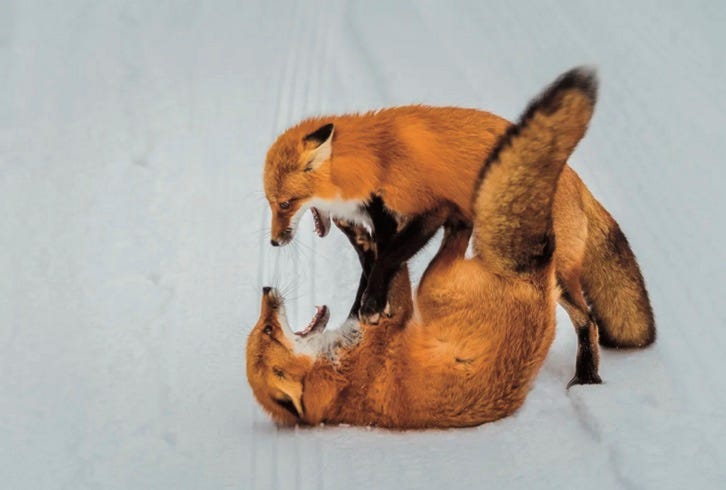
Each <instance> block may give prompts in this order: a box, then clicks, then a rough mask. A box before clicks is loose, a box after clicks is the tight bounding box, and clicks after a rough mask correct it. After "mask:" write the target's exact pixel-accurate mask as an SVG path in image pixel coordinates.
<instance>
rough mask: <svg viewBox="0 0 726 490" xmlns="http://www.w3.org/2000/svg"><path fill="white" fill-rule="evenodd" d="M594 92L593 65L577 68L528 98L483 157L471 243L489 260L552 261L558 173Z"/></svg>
mask: <svg viewBox="0 0 726 490" xmlns="http://www.w3.org/2000/svg"><path fill="white" fill-rule="evenodd" d="M596 96H597V78H596V76H595V73H594V72H593V71H592V70H589V69H586V68H575V69H573V70H571V71H569V72H567V73H565V74H564V75H562V76H560V78H558V79H557V80H556V81H555V82H554V83H553V84H552V85H550V86H549V87H548V88H547V89H546V90H545V91H544V92H543V93H542V94H541V95H540V96H539V97H537V98H536V99H535V100H533V101H532V102H530V104H529V107H528V108H527V109H526V111H525V112H524V114H523V115H522V116H521V118H520V120H519V122H518V123H517V124H516V125H514V126H512V127H511V128H510V129H509V130H508V131H507V133H506V134H504V135H503V136H502V137H501V139H500V140H499V143H498V144H497V146H496V147H495V149H494V150H493V151H492V153H491V155H490V156H489V158H488V159H487V161H486V162H485V164H484V166H483V167H482V170H481V173H480V182H479V185H478V190H477V194H476V197H475V198H474V199H475V201H474V212H475V218H474V242H473V246H474V251H475V252H476V254H477V255H478V256H479V257H480V258H481V259H483V260H484V262H485V263H486V264H487V268H489V269H490V270H492V271H495V272H500V273H512V272H514V273H522V272H528V271H533V270H536V269H539V268H540V267H542V266H544V265H547V264H549V263H550V261H551V259H552V253H553V252H554V245H555V242H554V232H553V228H552V201H553V198H554V194H555V190H556V188H557V181H558V179H559V176H560V173H561V171H562V169H563V168H564V166H565V162H566V161H567V158H568V157H569V156H570V154H571V153H572V151H573V150H574V149H575V146H576V145H577V143H578V142H579V141H580V139H581V138H582V137H583V136H584V135H585V131H586V130H587V124H588V123H589V121H590V118H591V117H592V113H593V110H594V107H595V101H596Z"/></svg>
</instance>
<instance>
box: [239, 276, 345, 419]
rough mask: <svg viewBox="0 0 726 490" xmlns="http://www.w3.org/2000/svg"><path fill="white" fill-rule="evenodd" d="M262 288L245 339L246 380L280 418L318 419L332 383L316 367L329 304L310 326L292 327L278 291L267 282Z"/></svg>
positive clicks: (261, 403)
mask: <svg viewBox="0 0 726 490" xmlns="http://www.w3.org/2000/svg"><path fill="white" fill-rule="evenodd" d="M262 291H263V293H262V307H261V311H260V317H259V319H258V321H257V324H256V325H255V326H254V328H253V329H252V332H251V333H250V336H249V338H248V339H247V380H248V381H249V383H250V386H251V387H252V392H253V393H254V395H255V398H257V401H258V402H259V403H260V405H262V407H263V408H264V409H265V410H266V411H267V412H268V413H269V414H270V415H271V416H272V418H273V419H274V420H275V421H276V422H277V423H280V424H284V425H294V424H298V423H317V422H319V421H320V417H321V415H320V410H321V409H323V408H324V407H325V406H326V405H327V403H328V402H329V400H330V396H332V395H324V393H328V392H330V387H329V386H327V385H325V384H323V383H320V382H317V381H316V376H315V373H314V369H313V368H314V366H315V361H316V360H317V359H318V355H319V354H320V352H319V350H320V345H321V342H322V337H324V335H323V333H324V332H323V331H324V330H325V326H326V324H327V322H328V318H329V317H330V314H329V311H328V308H327V307H326V306H322V307H318V308H317V311H316V313H315V316H313V319H312V320H311V321H310V323H309V324H308V325H307V327H306V328H305V329H304V330H302V331H300V332H293V331H292V329H291V328H290V326H289V325H288V323H287V317H286V315H285V305H284V302H283V299H282V297H281V296H280V294H279V293H278V292H277V291H276V290H275V289H272V288H269V287H266V288H263V290H262ZM304 397H306V398H304ZM321 403H322V405H321Z"/></svg>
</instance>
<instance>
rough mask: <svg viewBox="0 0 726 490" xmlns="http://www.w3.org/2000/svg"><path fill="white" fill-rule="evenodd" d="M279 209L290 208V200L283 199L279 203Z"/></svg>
mask: <svg viewBox="0 0 726 490" xmlns="http://www.w3.org/2000/svg"><path fill="white" fill-rule="evenodd" d="M280 209H290V201H283V202H281V203H280Z"/></svg>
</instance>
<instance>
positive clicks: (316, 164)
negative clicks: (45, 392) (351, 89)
mask: <svg viewBox="0 0 726 490" xmlns="http://www.w3.org/2000/svg"><path fill="white" fill-rule="evenodd" d="M509 130H512V125H511V124H510V123H509V122H508V121H506V120H505V119H502V118H501V117H498V116H496V115H494V114H491V113H488V112H484V111H479V110H474V109H461V108H454V107H426V106H407V107H396V108H391V109H383V110H380V111H375V112H369V113H365V114H352V115H343V116H330V117H318V118H312V119H308V120H305V121H303V122H301V123H299V124H298V125H296V126H294V127H292V128H290V129H289V130H287V131H286V132H284V133H283V134H282V135H281V136H279V137H278V139H277V140H276V141H275V142H274V144H273V145H272V147H271V148H270V150H269V152H268V154H267V158H266V162H265V171H264V186H265V194H266V196H267V199H268V201H269V204H270V207H271V208H272V229H271V237H272V238H271V242H272V245H275V246H278V245H284V244H286V243H288V242H289V241H290V240H291V239H292V238H293V235H294V233H295V229H296V227H297V223H298V221H299V219H300V217H301V216H302V214H303V213H304V212H305V211H306V210H307V209H310V210H311V212H312V214H313V218H314V221H315V228H316V231H317V233H318V234H319V235H320V236H325V235H326V234H327V233H328V231H329V230H330V216H331V215H332V216H333V217H335V218H337V219H339V220H346V221H348V222H352V223H356V224H363V225H366V226H368V227H370V228H371V229H372V230H373V233H374V237H373V238H374V240H375V242H376V246H377V257H376V258H375V260H374V259H373V258H372V257H373V256H372V254H371V253H370V252H369V253H361V251H360V249H358V252H359V256H360V261H361V265H362V267H363V272H362V275H361V280H360V286H359V289H358V293H357V295H356V300H355V302H354V304H353V307H352V308H351V316H356V315H358V316H359V317H360V319H361V320H363V321H365V322H366V323H376V322H377V321H378V319H379V317H380V313H381V312H382V311H383V310H384V308H385V306H386V301H385V299H386V295H387V292H388V287H389V283H390V280H391V278H392V277H393V275H394V274H395V273H396V271H398V270H399V269H400V267H401V265H402V264H403V263H405V262H406V261H407V260H408V259H409V258H411V257H412V256H413V255H414V254H415V253H416V252H417V251H419V250H420V249H421V248H422V247H423V246H424V245H425V244H426V243H427V242H428V240H429V239H430V238H431V237H432V236H433V235H434V233H435V232H436V231H437V230H438V228H439V227H441V226H442V225H445V226H447V227H457V228H458V227H460V226H462V225H463V226H469V227H471V224H472V220H473V217H474V208H473V204H474V195H475V190H476V189H477V188H478V182H479V180H480V179H481V177H482V175H483V172H484V171H485V168H486V167H484V168H482V163H483V162H484V161H485V159H486V158H487V156H488V155H489V154H490V153H491V152H492V150H493V149H494V147H495V143H496V142H497V140H498V139H499V137H500V136H501V135H503V134H505V133H506V132H507V131H509ZM552 219H553V221H554V230H555V235H556V236H557V248H556V250H555V259H554V260H555V268H556V271H557V281H558V285H559V288H560V289H561V291H562V294H561V295H560V298H559V301H560V304H561V305H562V306H563V307H564V308H565V310H566V311H567V313H568V314H569V316H570V319H571V320H572V322H573V324H574V326H575V329H576V332H577V336H578V353H577V361H576V370H575V376H574V377H573V379H572V381H571V382H570V384H578V383H600V382H601V380H600V376H599V374H598V365H599V353H598V338H599V341H600V343H601V344H603V345H606V346H612V347H644V346H647V345H649V344H650V343H652V342H653V341H654V340H655V323H654V319H653V313H652V310H651V306H650V301H649V299H648V293H647V291H646V289H645V284H644V281H643V277H642V275H641V273H640V270H639V268H638V264H637V262H636V260H635V256H634V255H633V252H632V251H631V249H630V246H629V245H628V242H627V240H626V238H625V236H624V235H623V233H622V232H621V230H620V228H619V227H618V224H617V223H616V222H615V220H614V219H613V218H612V217H611V216H610V214H608V212H607V211H606V210H605V209H604V208H603V207H602V206H601V205H600V203H599V202H598V201H597V200H595V198H594V197H593V196H592V194H590V192H589V191H588V189H587V187H585V185H584V184H583V183H582V181H581V180H580V178H579V177H578V176H577V174H576V173H575V172H574V171H573V170H572V169H571V168H570V167H568V166H566V167H565V170H564V171H563V172H562V174H561V177H560V180H559V182H558V185H557V192H556V194H555V198H554V204H553V210H552ZM344 231H345V230H344ZM349 239H351V240H352V237H351V236H350V235H349ZM354 245H355V244H354ZM510 245H511V244H508V243H502V246H510ZM598 330H599V332H598ZM568 386H569V385H568Z"/></svg>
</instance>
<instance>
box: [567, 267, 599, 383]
mask: <svg viewBox="0 0 726 490" xmlns="http://www.w3.org/2000/svg"><path fill="white" fill-rule="evenodd" d="M558 282H559V285H560V289H561V290H562V294H561V296H560V300H559V302H560V305H562V307H563V308H564V309H565V311H567V314H568V315H569V316H570V320H571V321H572V324H573V325H574V327H575V332H576V333H577V360H576V361H575V376H574V377H573V378H572V379H571V380H570V382H569V383H567V387H568V388H569V387H570V386H572V385H584V384H599V383H602V379H601V378H600V375H599V374H598V371H599V366H600V348H599V346H598V343H597V340H598V332H597V325H596V324H595V321H594V320H593V318H592V315H590V309H589V308H588V306H587V302H586V301H585V296H584V295H583V294H582V286H581V285H580V281H579V279H578V278H577V277H574V278H570V279H563V278H561V277H560V278H559V279H558Z"/></svg>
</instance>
